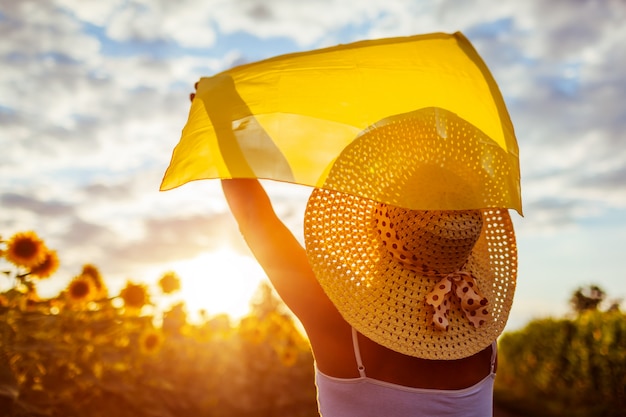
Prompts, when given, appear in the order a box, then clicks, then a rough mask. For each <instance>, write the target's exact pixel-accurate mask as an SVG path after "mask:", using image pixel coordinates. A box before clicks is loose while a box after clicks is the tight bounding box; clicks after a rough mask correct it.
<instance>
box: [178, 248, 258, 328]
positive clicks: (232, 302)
mask: <svg viewBox="0 0 626 417" xmlns="http://www.w3.org/2000/svg"><path fill="white" fill-rule="evenodd" d="M171 269H172V270H173V271H174V272H176V273H177V274H178V276H179V277H180V280H181V290H180V293H179V294H178V295H179V296H180V297H181V298H182V299H183V300H184V301H185V303H186V304H187V308H188V311H189V313H191V314H193V313H194V312H197V311H199V310H205V311H206V312H207V313H208V314H210V315H214V314H219V313H227V314H228V315H229V316H230V317H231V318H233V319H240V318H241V317H243V316H245V315H246V314H248V312H249V310H250V299H251V298H252V296H253V295H254V293H255V291H256V290H257V288H258V286H259V284H260V283H261V281H263V280H265V279H266V276H265V273H264V272H263V269H262V268H261V266H260V265H259V264H258V263H257V262H256V260H255V259H254V258H252V257H250V256H245V255H240V254H238V253H236V252H234V251H232V250H229V249H220V250H218V251H214V252H207V253H204V254H202V255H199V256H197V257H196V258H194V259H190V260H185V261H179V262H175V263H173V264H172V265H171Z"/></svg>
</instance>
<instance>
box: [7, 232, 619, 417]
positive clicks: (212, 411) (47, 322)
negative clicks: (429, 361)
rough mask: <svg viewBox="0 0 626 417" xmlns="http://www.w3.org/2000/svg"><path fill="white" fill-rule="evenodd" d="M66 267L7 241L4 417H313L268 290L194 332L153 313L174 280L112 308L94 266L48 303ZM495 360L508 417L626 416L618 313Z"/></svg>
mask: <svg viewBox="0 0 626 417" xmlns="http://www.w3.org/2000/svg"><path fill="white" fill-rule="evenodd" d="M58 266H59V259H58V258H57V254H56V252H54V251H53V250H50V249H48V248H47V246H46V245H45V243H44V242H43V241H42V240H41V239H39V237H37V235H36V234H35V233H33V232H22V233H16V234H15V235H13V236H12V237H11V238H9V239H8V240H3V239H1V238H0V271H3V273H4V275H5V276H4V277H2V276H0V279H1V280H3V282H2V284H6V283H8V285H3V287H2V288H8V289H6V291H4V292H2V293H0V417H4V416H6V417H18V416H19V417H21V416H52V417H56V416H59V417H74V416H76V417H78V416H81V417H84V416H90V417H92V416H94V417H98V416H102V417H105V416H106V417H109V416H116V417H144V416H145V417H185V416H193V417H203V416H207V417H208V416H229V417H231V416H232V417H238V416H242V417H244V416H250V417H251V416H268V417H269V416H290V417H300V416H302V417H315V416H318V412H317V404H316V393H315V386H314V382H313V381H314V373H313V369H314V368H313V357H312V355H311V351H310V347H309V344H308V341H307V340H306V338H305V337H304V336H303V333H302V332H301V331H300V330H299V328H298V326H297V325H296V323H294V321H293V319H292V316H291V315H290V314H289V312H288V311H287V310H286V308H285V306H284V305H283V304H282V303H281V302H280V300H278V299H277V298H276V297H275V296H274V295H273V292H272V290H271V288H270V287H269V286H267V285H262V286H261V287H260V288H259V290H258V292H257V296H256V297H255V299H254V300H252V301H251V308H250V312H249V314H248V315H247V316H245V317H244V318H242V319H241V320H240V321H238V322H237V323H233V321H232V319H231V318H230V317H229V316H227V315H216V316H208V315H206V314H205V315H203V316H202V318H201V320H200V321H199V322H197V321H194V322H192V321H190V320H189V319H188V317H187V311H186V309H185V305H184V304H183V303H178V304H174V305H172V306H170V307H167V308H166V309H165V311H159V310H158V309H156V308H154V302H153V298H155V297H156V296H158V297H167V295H168V294H171V293H173V292H176V291H178V290H179V289H180V285H181V283H180V279H179V277H178V276H177V275H176V273H175V272H166V273H164V274H163V275H162V276H161V278H160V280H159V282H158V284H159V285H158V288H154V289H152V290H151V289H150V288H148V286H146V285H144V284H141V283H135V282H132V281H128V282H127V283H126V285H125V286H124V288H122V289H121V291H119V294H115V295H113V294H110V293H109V290H108V288H107V285H106V282H105V280H104V279H103V277H102V276H101V274H100V272H99V270H98V268H97V267H96V266H94V265H90V264H86V265H84V266H83V267H82V270H81V271H79V273H78V274H77V275H76V276H75V277H74V278H73V279H72V280H71V281H70V282H69V284H68V285H67V286H66V288H64V289H63V290H61V291H60V292H59V294H58V295H56V296H55V297H52V298H46V299H43V298H41V297H39V296H38V294H37V284H38V283H39V282H40V281H41V280H42V279H53V278H51V277H52V276H53V275H54V274H55V272H56V270H57V268H58ZM596 304H597V303H596ZM581 305H586V304H585V303H582V304H581ZM594 306H595V304H594ZM498 355H499V356H498V358H499V359H498V377H497V378H496V391H495V402H496V405H497V406H498V407H497V410H502V409H508V410H509V412H510V414H507V415H516V416H533V417H535V416H537V417H541V416H544V417H556V416H568V417H592V416H607V417H624V416H626V315H624V313H622V312H621V311H620V310H619V308H612V309H610V310H608V311H600V310H599V309H598V308H595V307H594V308H590V309H587V310H585V311H581V312H579V314H575V315H573V316H572V317H570V318H562V319H553V318H550V319H540V320H535V321H533V322H531V323H529V324H528V325H527V326H526V327H525V328H523V329H521V330H518V331H515V332H507V333H505V334H504V335H502V337H501V338H500V341H499V352H498ZM495 416H496V417H498V412H496V414H495Z"/></svg>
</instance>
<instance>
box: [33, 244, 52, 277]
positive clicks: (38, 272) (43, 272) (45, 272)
mask: <svg viewBox="0 0 626 417" xmlns="http://www.w3.org/2000/svg"><path fill="white" fill-rule="evenodd" d="M58 268H59V257H58V256H57V253H56V251H53V250H48V251H46V253H45V258H44V260H43V262H41V263H40V264H39V265H37V266H35V267H32V268H31V269H30V273H31V275H33V276H36V277H37V278H40V279H43V278H48V277H50V276H51V275H52V274H54V273H55V272H56V270H57V269H58Z"/></svg>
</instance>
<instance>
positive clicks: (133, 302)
mask: <svg viewBox="0 0 626 417" xmlns="http://www.w3.org/2000/svg"><path fill="white" fill-rule="evenodd" d="M120 297H121V298H122V300H124V306H126V307H129V308H132V309H140V308H141V307H143V306H144V305H146V304H149V303H150V296H149V295H148V289H147V288H146V286H145V285H142V284H133V283H132V282H130V281H128V282H126V287H124V289H122V291H121V292H120Z"/></svg>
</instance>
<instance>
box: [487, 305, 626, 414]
mask: <svg viewBox="0 0 626 417" xmlns="http://www.w3.org/2000/svg"><path fill="white" fill-rule="evenodd" d="M498 397H499V398H500V399H502V400H505V401H507V402H511V403H512V402H515V403H517V404H518V405H519V404H523V407H522V408H525V409H526V411H527V412H528V413H529V414H528V415H533V416H542V415H543V416H574V417H575V416H579V417H586V416H615V417H617V416H624V415H626V316H625V315H624V314H623V313H621V312H620V311H619V310H613V311H606V312H602V311H598V310H589V311H586V312H584V313H582V314H580V315H579V316H578V317H576V318H574V319H541V320H536V321H533V322H531V323H529V324H528V325H527V326H526V327H525V328H524V329H522V330H520V331H517V332H512V333H505V334H504V335H503V337H502V338H501V340H500V344H499V364H498V378H497V379H496V399H498Z"/></svg>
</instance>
